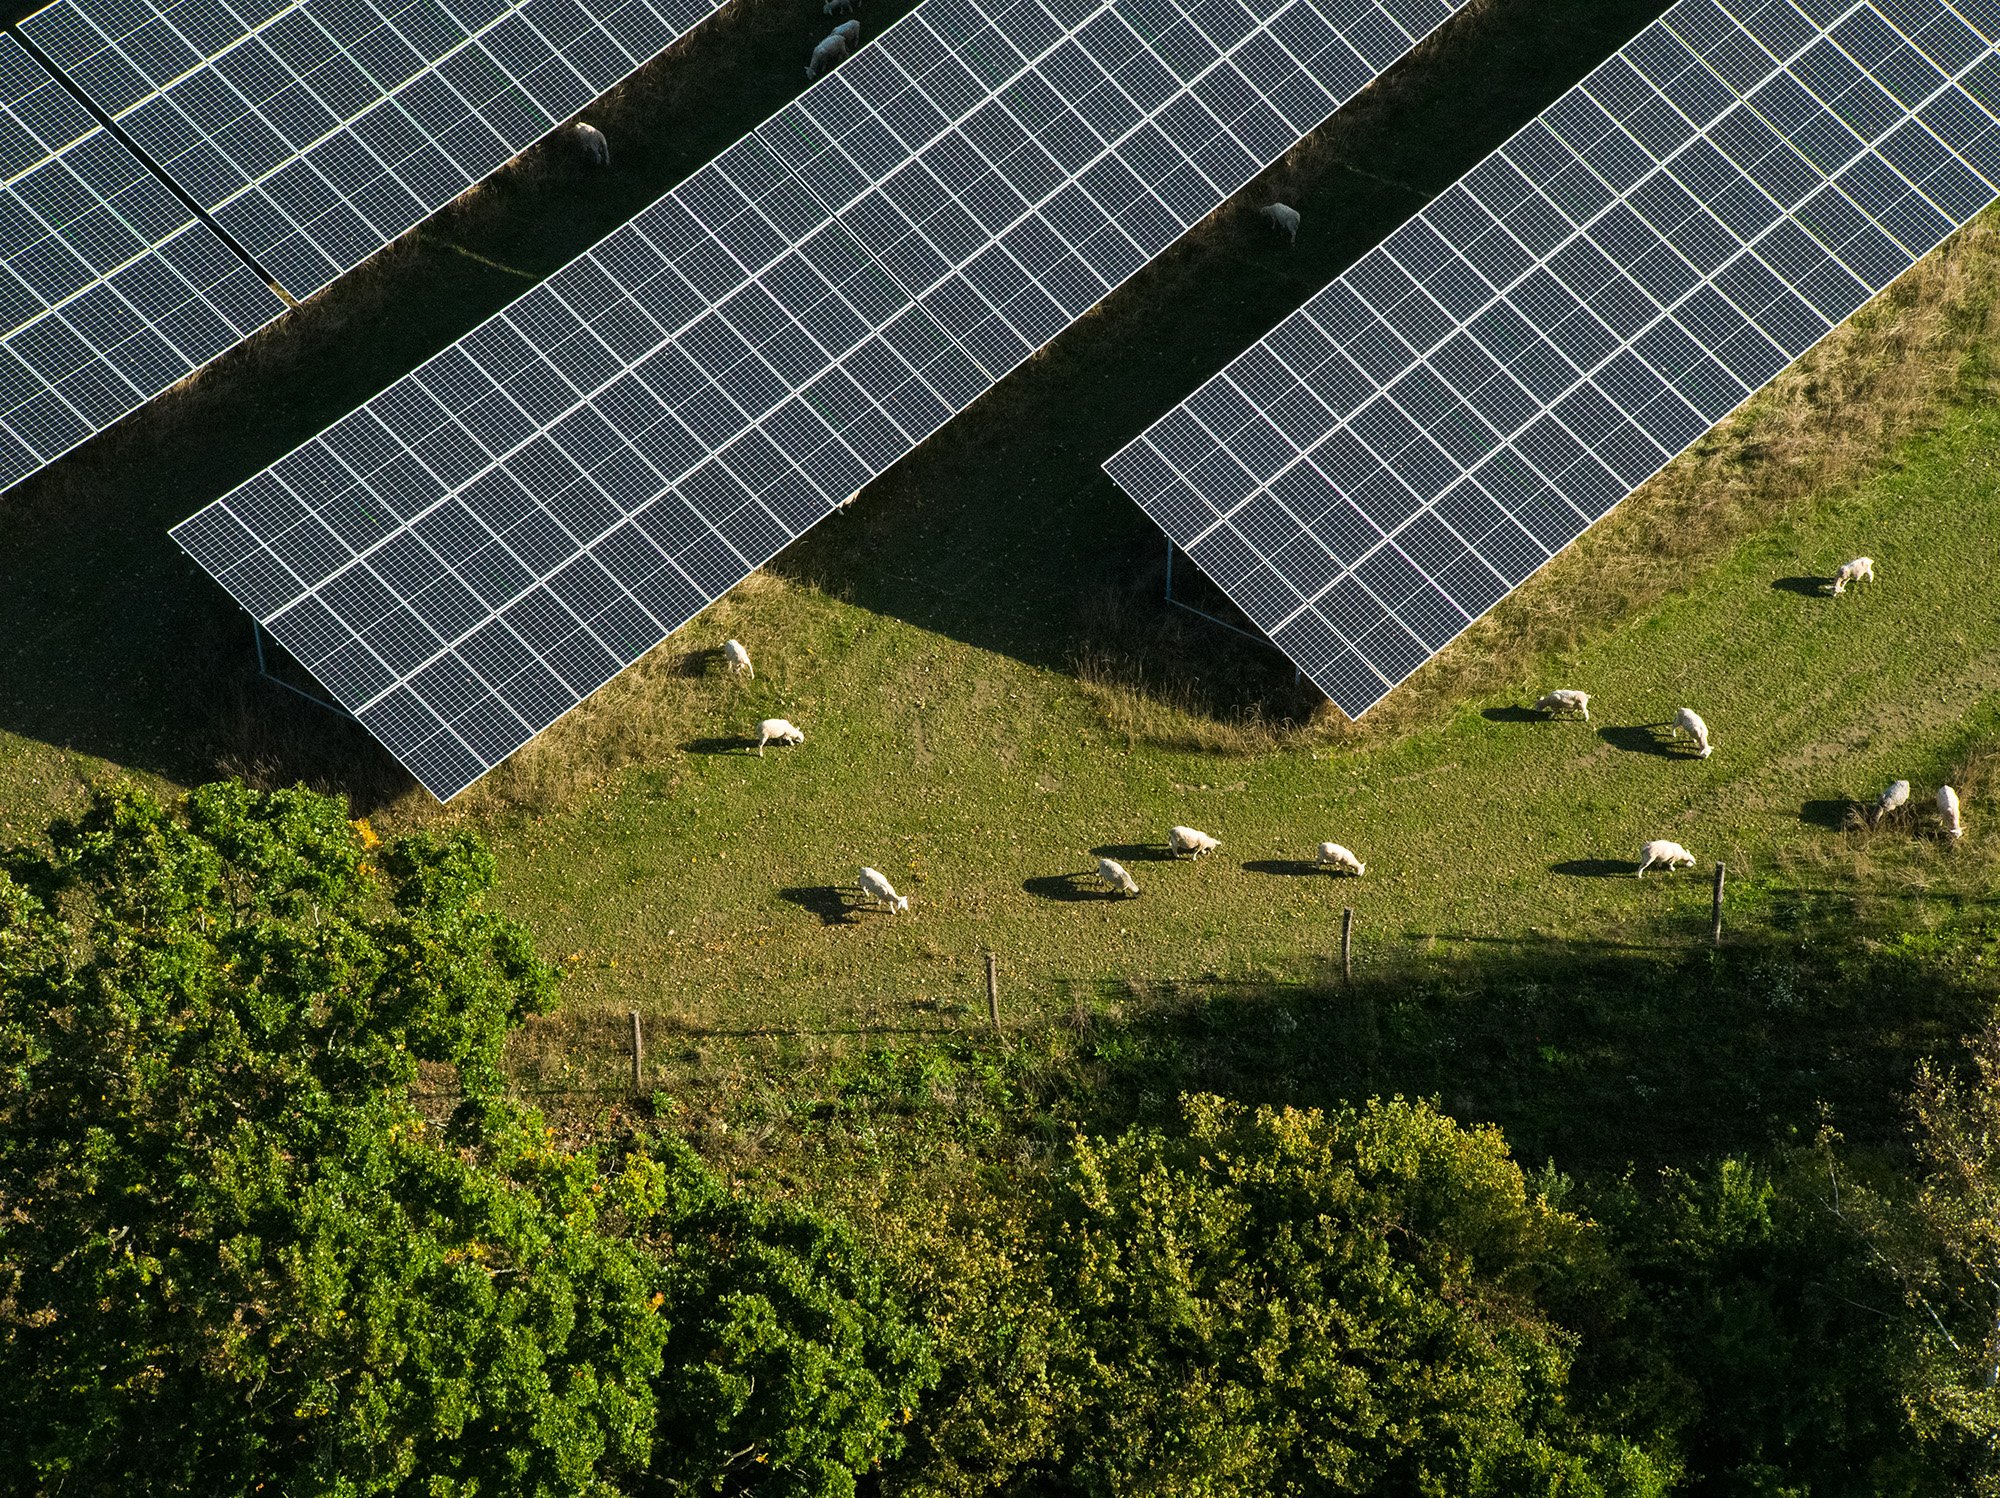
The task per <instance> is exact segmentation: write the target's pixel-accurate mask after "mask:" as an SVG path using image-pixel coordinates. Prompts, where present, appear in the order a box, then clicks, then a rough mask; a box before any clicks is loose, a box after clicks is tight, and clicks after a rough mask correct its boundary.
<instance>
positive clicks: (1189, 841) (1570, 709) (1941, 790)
mask: <svg viewBox="0 0 2000 1498" xmlns="http://www.w3.org/2000/svg"><path fill="white" fill-rule="evenodd" d="M836 3H845V0H828V5H829V11H830V10H831V7H832V6H833V5H834V4H836ZM1288 211H1289V210H1288ZM1294 218H1296V215H1294ZM1874 581H1875V562H1874V559H1873V558H1871V557H1855V558H1854V559H1853V560H1852V561H1849V562H1845V563H1843V564H1842V565H1841V567H1840V569H1839V570H1838V571H1837V572H1836V573H1835V574H1834V576H1833V581H1832V587H1831V591H1832V592H1833V593H1834V594H1835V595H1836V596H1838V595H1840V594H1843V593H1845V592H1846V591H1847V589H1848V588H1849V586H1851V585H1852V584H1855V583H1861V582H1867V583H1872V582H1874ZM722 659H723V661H724V663H725V664H726V665H727V666H728V667H729V669H730V670H732V671H735V672H740V673H742V674H743V675H745V676H747V677H751V678H754V677H755V676H756V675H757V669H756V667H755V666H753V665H752V664H751V662H750V652H749V651H748V650H747V649H745V648H744V645H743V642H742V641H741V640H725V641H724V642H723V645H722ZM1535 710H1536V711H1537V712H1541V713H1545V714H1547V715H1548V716H1550V717H1558V716H1565V717H1577V718H1581V719H1582V720H1583V721H1584V722H1586V723H1588V722H1589V721H1590V693H1588V692H1583V691H1578V690H1577V689H1576V688H1574V687H1558V688H1557V689H1556V690H1554V691H1552V692H1546V693H1544V694H1543V695H1542V696H1541V697H1539V698H1537V699H1536V701H1535ZM1673 734H1674V738H1675V739H1676V740H1679V739H1681V738H1682V737H1685V738H1686V739H1688V740H1689V741H1690V742H1691V744H1692V746H1693V749H1694V754H1695V757H1696V758H1698V759H1707V758H1708V757H1709V756H1710V755H1712V754H1714V753H1715V740H1714V737H1713V736H1712V735H1711V734H1710V733H1709V730H1708V724H1707V723H1706V722H1705V721H1703V719H1702V716H1701V714H1699V713H1697V712H1696V711H1695V710H1694V709H1693V708H1690V707H1683V708H1678V709H1676V710H1675V713H1674V722H1673ZM805 738H806V736H805V732H804V731H803V730H802V729H801V728H800V727H799V726H798V725H797V724H796V723H793V722H792V721H791V720H790V719H787V718H766V719H764V720H763V721H762V722H761V723H759V724H758V725H757V753H758V756H759V757H760V758H761V757H762V756H763V753H764V750H765V748H766V746H767V745H770V744H787V745H798V744H803V743H804V742H805ZM1909 799H1910V783H1909V781H1907V780H1898V781H1894V782H1893V783H1891V784H1890V786H1889V788H1888V789H1887V790H1885V791H1883V792H1882V794H1881V796H1880V797H1878V798H1877V800H1876V802H1875V809H1874V811H1873V812H1872V813H1871V814H1870V816H1869V818H1868V821H1869V825H1870V826H1880V825H1881V823H1882V820H1883V819H1884V818H1885V817H1887V816H1889V815H1890V814H1891V813H1892V812H1895V811H1897V810H1899V809H1900V808H1902V807H1903V806H1904V805H1906V804H1907V803H1908V802H1909ZM1937 807H1938V821H1939V824H1940V828H1941V830H1942V831H1943V833H1944V835H1945V837H1947V838H1949V839H1951V840H1953V841H1956V840H1957V839H1959V838H1961V837H1963V836H1964V835H1965V824H1964V820H1963V818H1962V816H1961V814H1960V809H1959V800H1958V792H1957V791H1955V790H1953V789H1952V787H1950V786H1948V785H1946V786H1940V787H1938V793H1937ZM1221 846H1222V844H1221V842H1220V840H1219V839H1217V838H1214V837H1211V836H1209V834H1207V833H1206V832H1202V831H1201V830H1199V829H1198V828H1194V827H1183V826H1175V827H1171V828H1169V829H1168V830H1167V851H1168V853H1169V855H1170V856H1172V857H1174V858H1182V857H1185V858H1189V859H1198V858H1200V857H1201V856H1202V855H1203V854H1204V853H1213V852H1214V851H1215V850H1216V849H1217V848H1219V847H1221ZM1313 862H1314V863H1315V865H1317V866H1318V867H1321V868H1324V869H1327V870H1328V871H1329V872H1331V873H1334V874H1344V875H1349V876H1352V877H1355V878H1359V877H1360V876H1361V875H1363V874H1365V873H1367V872H1368V865H1367V864H1365V863H1363V862H1362V861H1361V860H1360V858H1358V857H1357V856H1356V855H1355V854H1354V852H1353V850H1352V849H1349V848H1346V847H1343V846H1342V845H1341V844H1339V843H1321V844H1320V845H1319V847H1318V849H1317V851H1316V853H1315V855H1314V859H1313ZM1694 862H1695V858H1694V855H1693V854H1692V853H1690V852H1688V850H1687V849H1686V848H1683V847H1682V846H1681V845H1680V844H1679V843H1677V842H1673V841H1672V840H1670V839H1668V838H1654V839H1653V840H1651V841H1650V842H1648V843H1646V844H1645V845H1644V846H1643V847H1641V848H1640V849H1639V868H1638V874H1637V877H1639V878H1642V879H1643V878H1644V877H1645V874H1646V870H1648V869H1651V868H1661V869H1665V870H1667V871H1668V872H1669V873H1671V872H1672V871H1673V870H1675V869H1680V868H1692V867H1693V866H1694ZM1096 880H1097V883H1098V884H1099V885H1101V886H1102V887H1103V888H1104V889H1105V890H1106V891H1107V892H1108V893H1110V894H1112V895H1121V896H1132V895H1136V894H1138V893H1139V882H1138V881H1137V880H1136V879H1134V878H1133V877H1132V874H1131V871H1130V870H1128V869H1127V868H1126V867H1125V866H1124V865H1123V864H1121V863H1120V862H1118V860H1117V859H1115V858H1108V857H1100V858H1099V859H1098V861H1097V871H1096ZM860 888H861V894H862V900H863V903H864V904H865V905H867V906H869V907H870V908H874V909H886V910H887V911H889V912H890V913H891V914H892V915H893V914H895V913H897V912H899V911H907V910H908V909H909V908H910V899H909V896H908V895H899V894H897V893H896V890H895V886H894V885H892V884H891V883H890V882H889V880H888V877H887V876H886V875H884V874H883V873H882V871H881V870H880V869H872V868H864V869H862V870H861V875H860Z"/></svg>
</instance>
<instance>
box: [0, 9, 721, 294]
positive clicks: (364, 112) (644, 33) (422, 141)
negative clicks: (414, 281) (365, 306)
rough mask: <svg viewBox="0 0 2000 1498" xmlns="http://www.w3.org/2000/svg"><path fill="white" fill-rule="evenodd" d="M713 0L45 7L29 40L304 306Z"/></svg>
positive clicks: (676, 33)
mask: <svg viewBox="0 0 2000 1498" xmlns="http://www.w3.org/2000/svg"><path fill="white" fill-rule="evenodd" d="M721 3H722V0H612V3H610V4H607V5H603V6H595V5H593V6H590V7H588V8H586V7H585V6H584V5H582V4H581V3H579V0H524V3H508V0H408V3H404V0H303V3H292V4H283V3H278V0H173V3H163V4H155V3H152V0H58V3H57V4H55V5H52V6H50V7H49V8H48V9H46V10H43V11H40V12H38V13H37V14H36V15H34V16H31V17H30V18H29V19H28V20H27V21H25V22H24V23H23V24H22V30H23V31H24V32H25V33H26V34H27V35H28V37H29V39H30V40H31V41H33V42H34V43H35V45H36V46H38V47H40V48H41V49H42V50H43V52H44V53H45V55H47V56H48V57H49V59H50V60H51V61H52V62H53V63H54V64H55V66H56V67H57V68H58V69H59V70H60V71H61V72H62V73H63V74H64V75H65V76H66V77H67V78H69V79H70V80H71V81H72V82H73V83H74V84H75V85H76V86H77V87H78V88H79V89H80V90H81V91H82V93H83V95H84V97H85V98H87V99H89V100H90V101H91V102H92V103H93V104H95V105H96V106H97V107H98V108H99V109H101V110H103V111H104V113H105V114H106V115H107V116H109V117H110V118H111V119H113V120H115V121H116V122H117V123H118V125H119V127H120V128H121V129H123V130H125V131H126V132H127V133H128V134H129V135H130V137H131V138H132V140H133V141H134V142H136V143H137V145H138V146H139V148H140V149H141V150H142V151H144V152H146V153H147V155H149V156H150V157H151V158H152V159H153V161H155V162H157V163H158V164H159V165H160V167H161V169H162V170H163V171H165V173H166V174H167V177H168V179H169V180H170V181H172V182H173V183H175V184H176V185H177V186H178V187H180V188H181V190H182V191H184V192H185V193H187V194H188V196H189V197H190V198H191V199H193V200H194V201H195V202H197V203H200V204H201V205H202V206H203V207H204V208H206V209H207V210H208V211H209V212H210V213H212V214H213V215H214V216H215V219H216V221H217V222H218V223H220V224H221V225H222V227H223V228H224V229H225V230H227V231H228V232H229V233H230V234H231V235H233V236H234V237H235V239H236V240H237V242H238V243H239V244H241V245H242V246H243V247H244V248H245V249H246V250H247V251H248V252H249V253H250V255H251V256H252V257H253V258H255V259H256V260H257V261H258V262H259V263H260V264H261V265H262V266H263V267H264V268H265V270H267V271H268V272H269V273H270V274H271V275H272V276H273V277H275V278H276V279H277V280H278V282H279V283H280V284H281V285H283V286H284V287H285V289H286V290H288V291H290V292H291V293H292V294H293V295H294V296H299V297H303V296H306V295H309V294H310V293H312V292H314V291H317V290H319V289H320V288H321V287H322V286H325V285H326V284H327V283H328V282H330V281H332V280H333V279H335V278H336V277H337V276H339V275H341V274H342V273H343V272H345V271H347V270H351V269H352V268H353V267H354V266H356V265H358V264H359V263H360V262H361V261H362V260H364V259H366V258H367V257H368V256H369V255H371V254H373V253H374V252H375V251H376V250H378V249H380V248H381V247H382V246H383V245H385V244H387V243H388V242H389V241H390V240H392V239H394V238H395V237H396V236H397V235H399V234H401V233H402V232H403V231H404V230H406V229H408V228H410V227H411V226H412V225H414V224H416V223H418V222H419V221H421V220H422V219H423V218H424V217H426V216H427V215H428V214H430V213H432V212H433V211H435V210H436V209H438V208H440V207H442V206H443V205H444V204H446V203H448V202H450V201H451V200H452V199H453V198H455V197H457V196H458V195H459V194H460V193H462V192H464V191H465V189H466V188H468V187H470V186H471V185H472V184H473V183H475V182H477V181H478V180H479V179H480V178H482V177H484V176H485V175H486V174H487V173H488V172H490V171H492V170H494V169H495V168H496V167H498V166H500V165H501V164H502V163H503V162H505V161H507V160H508V159H509V158H510V157H512V156H514V155H516V154H517V153H518V152H520V151H521V150H523V149H525V148H526V147H527V146H529V145H530V144H532V143H533V142H534V141H536V140H538V139H540V138H541V136H542V135H544V134H545V133H547V132H548V131H549V130H550V129H551V128H553V127H554V126H556V125H558V124H560V123H561V122H562V121H563V120H564V119H566V118H567V117H568V116H570V115H571V114H574V113H575V112H576V111H577V110H578V109H581V108H582V107H583V106H584V105H585V104H588V103H589V102H590V101H591V100H593V99H595V98H597V97H598V96H599V95H600V94H602V93H604V92H605V91H606V90H608V89H610V88H611V87H612V86H613V85H614V84H616V83H618V82H619V81H620V80H622V79H624V78H625V77H627V76H628V75H629V74H631V73H632V72H634V71H635V70H637V69H638V68H639V67H640V66H642V65H643V64H644V63H646V62H647V61H648V60H650V59H651V58H652V57H654V56H655V55H656V54H658V53H659V52H660V51H661V50H662V49H663V48H665V47H667V46H669V45H670V44H671V43H673V42H674V41H675V40H677V39H678V38H679V37H680V36H682V35H683V34H685V33H686V32H687V31H689V30H691V29H692V28H693V27H694V26H695V25H697V24H698V23H699V22H701V21H702V20H704V19H706V18H707V17H708V16H709V15H711V14H712V13H713V12H714V11H715V10H716V9H717V8H719V6H720V4H721ZM600 12H601V13H600Z"/></svg>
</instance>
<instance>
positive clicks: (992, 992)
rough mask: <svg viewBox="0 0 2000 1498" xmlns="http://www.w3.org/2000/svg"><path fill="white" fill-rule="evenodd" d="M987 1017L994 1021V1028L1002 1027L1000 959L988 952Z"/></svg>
mask: <svg viewBox="0 0 2000 1498" xmlns="http://www.w3.org/2000/svg"><path fill="white" fill-rule="evenodd" d="M986 1017H987V1018H988V1019H990V1020H992V1021H993V1028H994V1029H996V1030H997V1029H999V1028H1000V959H999V958H998V957H996V956H994V955H993V953H991V952H988V953H987V954H986Z"/></svg>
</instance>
